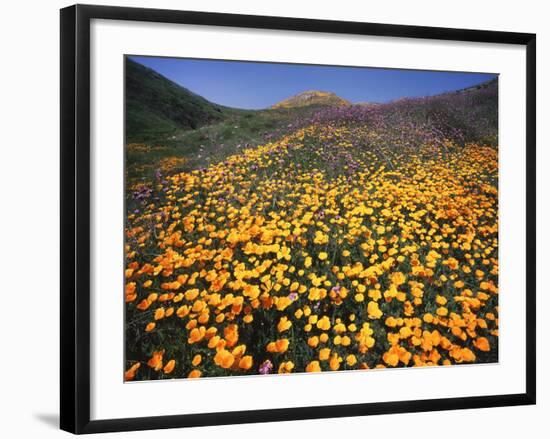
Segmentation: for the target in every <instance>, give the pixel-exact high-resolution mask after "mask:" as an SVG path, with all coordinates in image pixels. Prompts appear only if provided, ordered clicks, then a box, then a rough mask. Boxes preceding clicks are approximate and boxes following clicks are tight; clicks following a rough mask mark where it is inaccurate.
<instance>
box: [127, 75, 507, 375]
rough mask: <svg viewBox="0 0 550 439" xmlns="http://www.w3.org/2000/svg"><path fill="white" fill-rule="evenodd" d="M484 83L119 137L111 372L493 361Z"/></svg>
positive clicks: (495, 321) (493, 170) (494, 161)
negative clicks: (117, 348) (256, 124)
mask: <svg viewBox="0 0 550 439" xmlns="http://www.w3.org/2000/svg"><path fill="white" fill-rule="evenodd" d="M497 92H498V84H497V82H496V81H493V82H492V83H490V84H485V85H483V87H478V88H472V89H468V90H466V91H461V92H456V93H446V94H441V95H438V96H433V97H425V98H410V99H400V100H396V101H392V102H389V103H385V104H378V105H342V106H326V107H322V106H319V107H315V108H314V109H309V110H307V111H306V110H304V109H300V110H299V111H296V112H295V113H293V114H291V113H290V112H288V111H287V110H284V109H282V110H271V111H273V112H277V111H280V113H277V114H283V113H282V111H287V113H284V114H285V115H287V114H288V115H289V116H284V118H283V122H282V123H279V124H278V125H277V126H276V127H273V129H269V128H268V129H265V127H262V129H261V132H260V134H258V136H257V138H254V140H253V141H252V140H251V141H248V140H247V139H237V140H234V141H232V142H225V144H224V145H223V148H222V146H219V145H221V143H223V142H219V144H217V143H216V141H215V140H212V138H213V137H212V136H213V135H212V134H211V131H205V130H208V129H210V128H205V129H203V131H200V130H198V129H197V130H198V131H197V130H195V132H196V133H200V136H199V134H193V135H195V136H197V139H199V140H197V142H198V143H202V144H203V146H202V147H200V148H197V149H196V150H194V152H189V151H187V150H186V151H187V152H186V153H181V154H179V153H178V152H177V151H178V149H177V147H175V146H171V147H170V148H171V149H170V148H168V147H166V146H165V145H163V144H162V141H155V142H143V143H129V144H128V145H127V147H126V148H127V151H126V154H127V158H129V159H131V158H133V157H138V155H139V154H141V156H139V157H142V158H144V159H143V160H142V161H141V162H139V163H137V162H136V163H137V164H136V165H135V166H134V168H132V169H127V185H126V219H125V248H124V252H125V271H124V279H125V280H124V294H123V300H124V301H125V344H126V355H125V365H124V378H125V380H127V381H130V380H136V381H140V380H157V379H169V378H201V377H224V376H230V375H263V374H286V373H303V372H324V371H351V370H356V371H359V370H363V371H365V370H368V369H375V368H403V367H422V366H453V365H459V364H472V363H488V362H495V361H498V335H499V307H498V270H499V267H498V228H499V226H498V135H497V123H496V120H497V116H498V115H497V107H496V102H497V98H496V96H497ZM266 114H268V113H267V111H266ZM273 114H275V113H273ZM245 116H246V115H245ZM245 116H243V119H242V120H243V121H244V120H248V121H250V120H251V119H250V116H246V119H245ZM254 117H256V116H254ZM280 117H283V116H280ZM239 120H240V119H239ZM235 123H239V122H238V121H237V122H235V121H234V120H232V121H231V124H233V125H235ZM243 123H244V122H243ZM235 131H238V129H235ZM235 135H237V134H235ZM182 136H183V137H182V139H183V140H182V141H181V143H182V144H183V143H185V139H186V137H185V136H190V134H189V132H187V131H186V132H185V133H183V134H182ZM169 141H171V142H172V144H175V143H177V142H178V139H177V138H176V140H173V139H172V140H170V139H169ZM209 142H210V143H209ZM167 144H168V141H167ZM216 145H217V146H216ZM215 147H216V148H218V147H219V148H218V149H216V151H217V153H218V154H219V156H217V159H216V160H208V161H207V158H206V156H208V151H206V150H205V148H206V149H207V148H215ZM167 148H168V149H167ZM201 148H202V149H201ZM155 151H157V152H158V151H161V152H162V151H165V152H166V151H168V153H164V152H162V153H158V154H157V155H155ZM219 151H224V153H223V154H221V153H220V152H219ZM200 154H203V157H202V158H200V159H199V158H197V157H198V156H199V155H200ZM127 164H128V166H130V165H131V163H129V162H127ZM140 169H141V171H140ZM147 169H148V170H149V171H150V172H149V171H147ZM146 171H147V172H148V173H147V174H144V172H146ZM129 175H130V176H133V177H132V178H130V177H129ZM144 175H146V176H145V177H143V176H144ZM136 176H137V177H140V176H141V177H143V178H134V177H136ZM357 373H360V372H357Z"/></svg>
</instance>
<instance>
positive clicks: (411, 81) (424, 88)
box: [130, 56, 496, 109]
mask: <svg viewBox="0 0 550 439" xmlns="http://www.w3.org/2000/svg"><path fill="white" fill-rule="evenodd" d="M130 58H131V59H133V60H134V61H137V62H139V63H141V64H143V65H146V66H148V67H150V68H152V69H153V70H156V71H157V72H158V73H160V74H161V75H163V76H165V77H167V78H168V79H171V80H172V81H174V82H176V83H177V84H180V85H182V86H184V87H186V88H188V89H189V90H191V91H192V92H194V93H197V94H199V95H201V96H203V97H205V98H206V99H208V100H209V101H211V102H215V103H217V104H221V105H226V106H228V107H235V108H247V109H260V108H267V107H269V106H271V105H273V104H275V103H277V102H279V101H281V100H283V99H285V98H287V97H289V96H292V95H295V94H297V93H301V92H303V91H306V90H321V91H330V92H333V93H336V94H337V95H338V96H340V97H342V98H344V99H347V100H349V101H351V102H353V103H356V102H365V101H367V102H387V101H391V100H393V99H398V98H401V97H417V96H427V95H434V94H439V93H442V92H445V91H452V90H458V89H461V88H464V87H469V86H472V85H475V84H479V83H481V82H484V81H487V80H489V79H492V78H494V77H495V76H496V75H494V74H486V73H457V72H433V71H421V70H393V69H376V68H366V67H332V66H312V65H302V64H273V63H258V62H241V61H212V60H198V59H184V58H157V57H140V56H131V57H130Z"/></svg>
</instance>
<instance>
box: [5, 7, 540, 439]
mask: <svg viewBox="0 0 550 439" xmlns="http://www.w3.org/2000/svg"><path fill="white" fill-rule="evenodd" d="M88 3H99V4H112V5H120V6H143V7H157V8H172V9H187V10H204V11H216V12H233V13H243V14H261V15H279V16H297V17H308V18H320V19H337V20H357V21H370V22H380V23H395V24H415V25H429V26H444V27H464V28H478V29H490V30H507V31H518V32H535V33H537V37H538V72H537V74H538V78H539V81H538V93H537V98H538V124H539V130H538V166H537V167H538V183H537V184H538V195H537V198H538V215H537V216H538V224H539V228H538V246H539V251H538V263H537V265H538V271H539V279H538V320H539V325H538V347H539V374H538V383H539V385H538V392H539V397H538V401H539V403H538V405H537V406H535V407H532V406H531V407H512V408H497V409H484V410H466V411H456V412H439V413H423V414H405V415H388V416H376V417H364V418H346V419H338V420H334V419H326V420H315V421H302V422H284V423H274V424H256V425H241V426H224V427H209V428H201V429H193V430H185V431H182V430H167V431H161V432H137V433H127V434H124V436H125V437H126V436H128V437H136V438H148V437H166V438H170V437H174V438H175V437H181V435H200V436H201V438H204V439H207V438H217V437H219V435H223V436H224V437H229V438H232V437H239V438H241V439H244V438H248V437H262V438H266V439H267V438H271V437H273V438H275V437H277V438H281V437H299V436H315V437H316V438H324V437H327V438H328V437H335V436H341V435H343V434H345V435H348V436H351V437H355V436H358V437H366V436H371V437H383V436H386V435H391V436H394V435H406V437H407V438H409V439H413V438H420V437H425V436H426V435H430V436H432V435H442V436H444V437H446V438H461V439H462V438H463V437H464V436H465V435H467V436H468V437H474V438H477V437H480V438H481V437H494V438H499V439H500V438H507V437H521V436H524V435H526V434H528V435H529V436H531V435H533V436H535V435H536V433H539V435H537V436H541V434H543V433H544V432H546V431H547V430H548V422H547V419H546V418H545V415H546V416H547V415H548V413H549V410H550V397H549V392H550V384H549V382H550V381H549V380H548V379H547V378H545V376H544V373H543V370H544V368H545V366H546V367H548V366H547V364H546V361H545V360H546V359H547V358H548V347H547V346H546V345H545V342H546V343H547V340H548V335H549V334H548V332H549V328H550V326H549V325H548V323H547V322H545V321H544V314H543V313H544V307H545V305H546V300H545V297H543V296H544V292H545V289H546V282H544V280H545V279H544V274H545V271H546V269H547V268H546V267H547V265H548V263H550V257H549V256H548V255H547V253H546V252H545V248H546V247H547V246H549V245H550V237H549V236H550V235H549V234H548V232H547V231H545V227H544V224H545V223H548V221H549V220H550V211H549V207H548V204H547V203H544V201H545V198H547V195H548V193H550V175H548V174H547V175H543V171H544V170H545V169H546V168H547V166H549V165H550V154H549V153H548V151H545V150H544V148H543V145H545V143H547V141H548V128H547V126H548V125H547V124H545V123H543V121H545V120H548V117H549V114H548V113H549V111H548V109H549V108H550V104H549V102H550V88H549V86H548V84H547V83H546V81H545V77H546V78H548V77H549V74H550V72H549V67H550V66H549V62H550V58H549V56H548V53H549V49H550V28H549V27H548V23H547V20H548V17H549V14H548V12H549V11H548V10H547V8H545V2H542V1H536V0H524V1H522V2H516V1H514V2H507V3H506V2H503V1H502V0H501V1H496V0H490V1H488V0H487V1H483V2H480V1H471V0H462V1H460V2H454V3H452V4H451V3H445V2H441V1H431V0H430V1H424V2H420V1H414V2H413V1H407V0H394V1H392V2H358V1H353V0H340V1H338V2H334V1H325V2H321V1H320V0H317V1H305V0H304V1H302V2H297V1H296V0H277V1H269V2H260V1H257V0H256V1H246V0H231V1H224V0H187V1H183V0H179V1H176V0H157V1H154V2H153V1H151V0H149V1H144V0H141V1H126V0H115V1H111V0H103V1H99V2H95V1H92V0H89V1H88ZM69 4H70V2H67V1H60V0H50V1H48V2H44V1H36V0H27V1H22V2H9V3H8V4H6V5H3V8H2V14H1V18H0V20H1V24H0V33H1V36H0V48H1V52H0V56H1V57H0V60H1V61H0V63H1V64H0V108H1V118H0V120H1V125H0V149H1V151H2V156H1V157H2V159H1V160H0V205H1V210H0V212H1V213H0V224H1V229H0V230H2V231H3V233H2V234H1V235H0V267H1V268H0V273H1V274H0V340H1V344H0V346H1V348H0V377H1V379H2V381H0V404H1V407H0V409H1V410H0V413H1V415H0V434H1V435H2V436H3V437H7V438H18V437H40V438H46V439H47V438H54V437H62V436H66V433H63V432H60V431H58V428H57V422H58V401H59V398H58V385H59V380H58V366H59V364H58V363H59V360H58V356H59V355H58V354H59V343H58V332H59V325H58V321H59V311H58V307H59V300H58V289H59V275H58V272H59V262H58V260H59V233H58V223H59V215H58V212H59V195H58V193H59V149H58V148H59V147H58V144H59V134H58V133H59V118H58V109H59V107H58V105H59V98H58V96H59V80H58V75H59V68H58V65H59V34H58V32H59V18H58V17H59V13H58V9H59V8H61V7H63V6H66V5H69ZM544 348H546V349H544ZM541 372H542V373H541ZM160 397H161V396H160ZM529 433H531V434H529ZM104 437H122V435H104ZM541 437H542V436H541Z"/></svg>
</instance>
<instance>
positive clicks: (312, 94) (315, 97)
mask: <svg viewBox="0 0 550 439" xmlns="http://www.w3.org/2000/svg"><path fill="white" fill-rule="evenodd" d="M308 105H320V106H348V105H351V102H349V101H347V100H345V99H343V98H341V97H339V96H337V95H335V94H334V93H331V92H326V91H318V90H308V91H304V92H302V93H298V94H297V95H294V96H291V97H290V98H287V99H284V100H282V101H281V102H278V103H277V104H275V105H273V106H272V107H271V108H273V109H277V108H295V107H305V106H308Z"/></svg>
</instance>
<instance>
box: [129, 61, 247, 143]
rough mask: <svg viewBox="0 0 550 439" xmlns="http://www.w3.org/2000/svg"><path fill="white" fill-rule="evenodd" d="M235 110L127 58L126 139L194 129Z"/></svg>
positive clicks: (156, 137) (221, 118) (154, 137)
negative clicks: (215, 102) (214, 102)
mask: <svg viewBox="0 0 550 439" xmlns="http://www.w3.org/2000/svg"><path fill="white" fill-rule="evenodd" d="M238 111H239V110H233V109H230V108H227V107H223V106H221V105H216V104H213V103H212V102H209V101H207V100H206V99H204V98H203V97H201V96H198V95H196V94H194V93H192V92H191V91H189V90H187V89H186V88H184V87H181V86H180V85H178V84H176V83H175V82H172V81H170V80H169V79H167V78H165V77H164V76H162V75H160V74H159V73H157V72H155V71H154V70H152V69H149V68H147V67H145V66H143V65H141V64H139V63H136V62H135V61H132V60H131V59H129V58H126V139H127V141H129V142H132V141H145V140H151V139H158V138H161V137H164V136H168V135H170V134H171V133H172V132H175V131H179V130H182V129H183V130H186V129H196V128H198V127H200V126H203V125H206V124H210V123H213V122H217V121H221V120H223V119H224V118H226V117H228V116H230V115H232V114H234V113H236V112H238Z"/></svg>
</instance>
